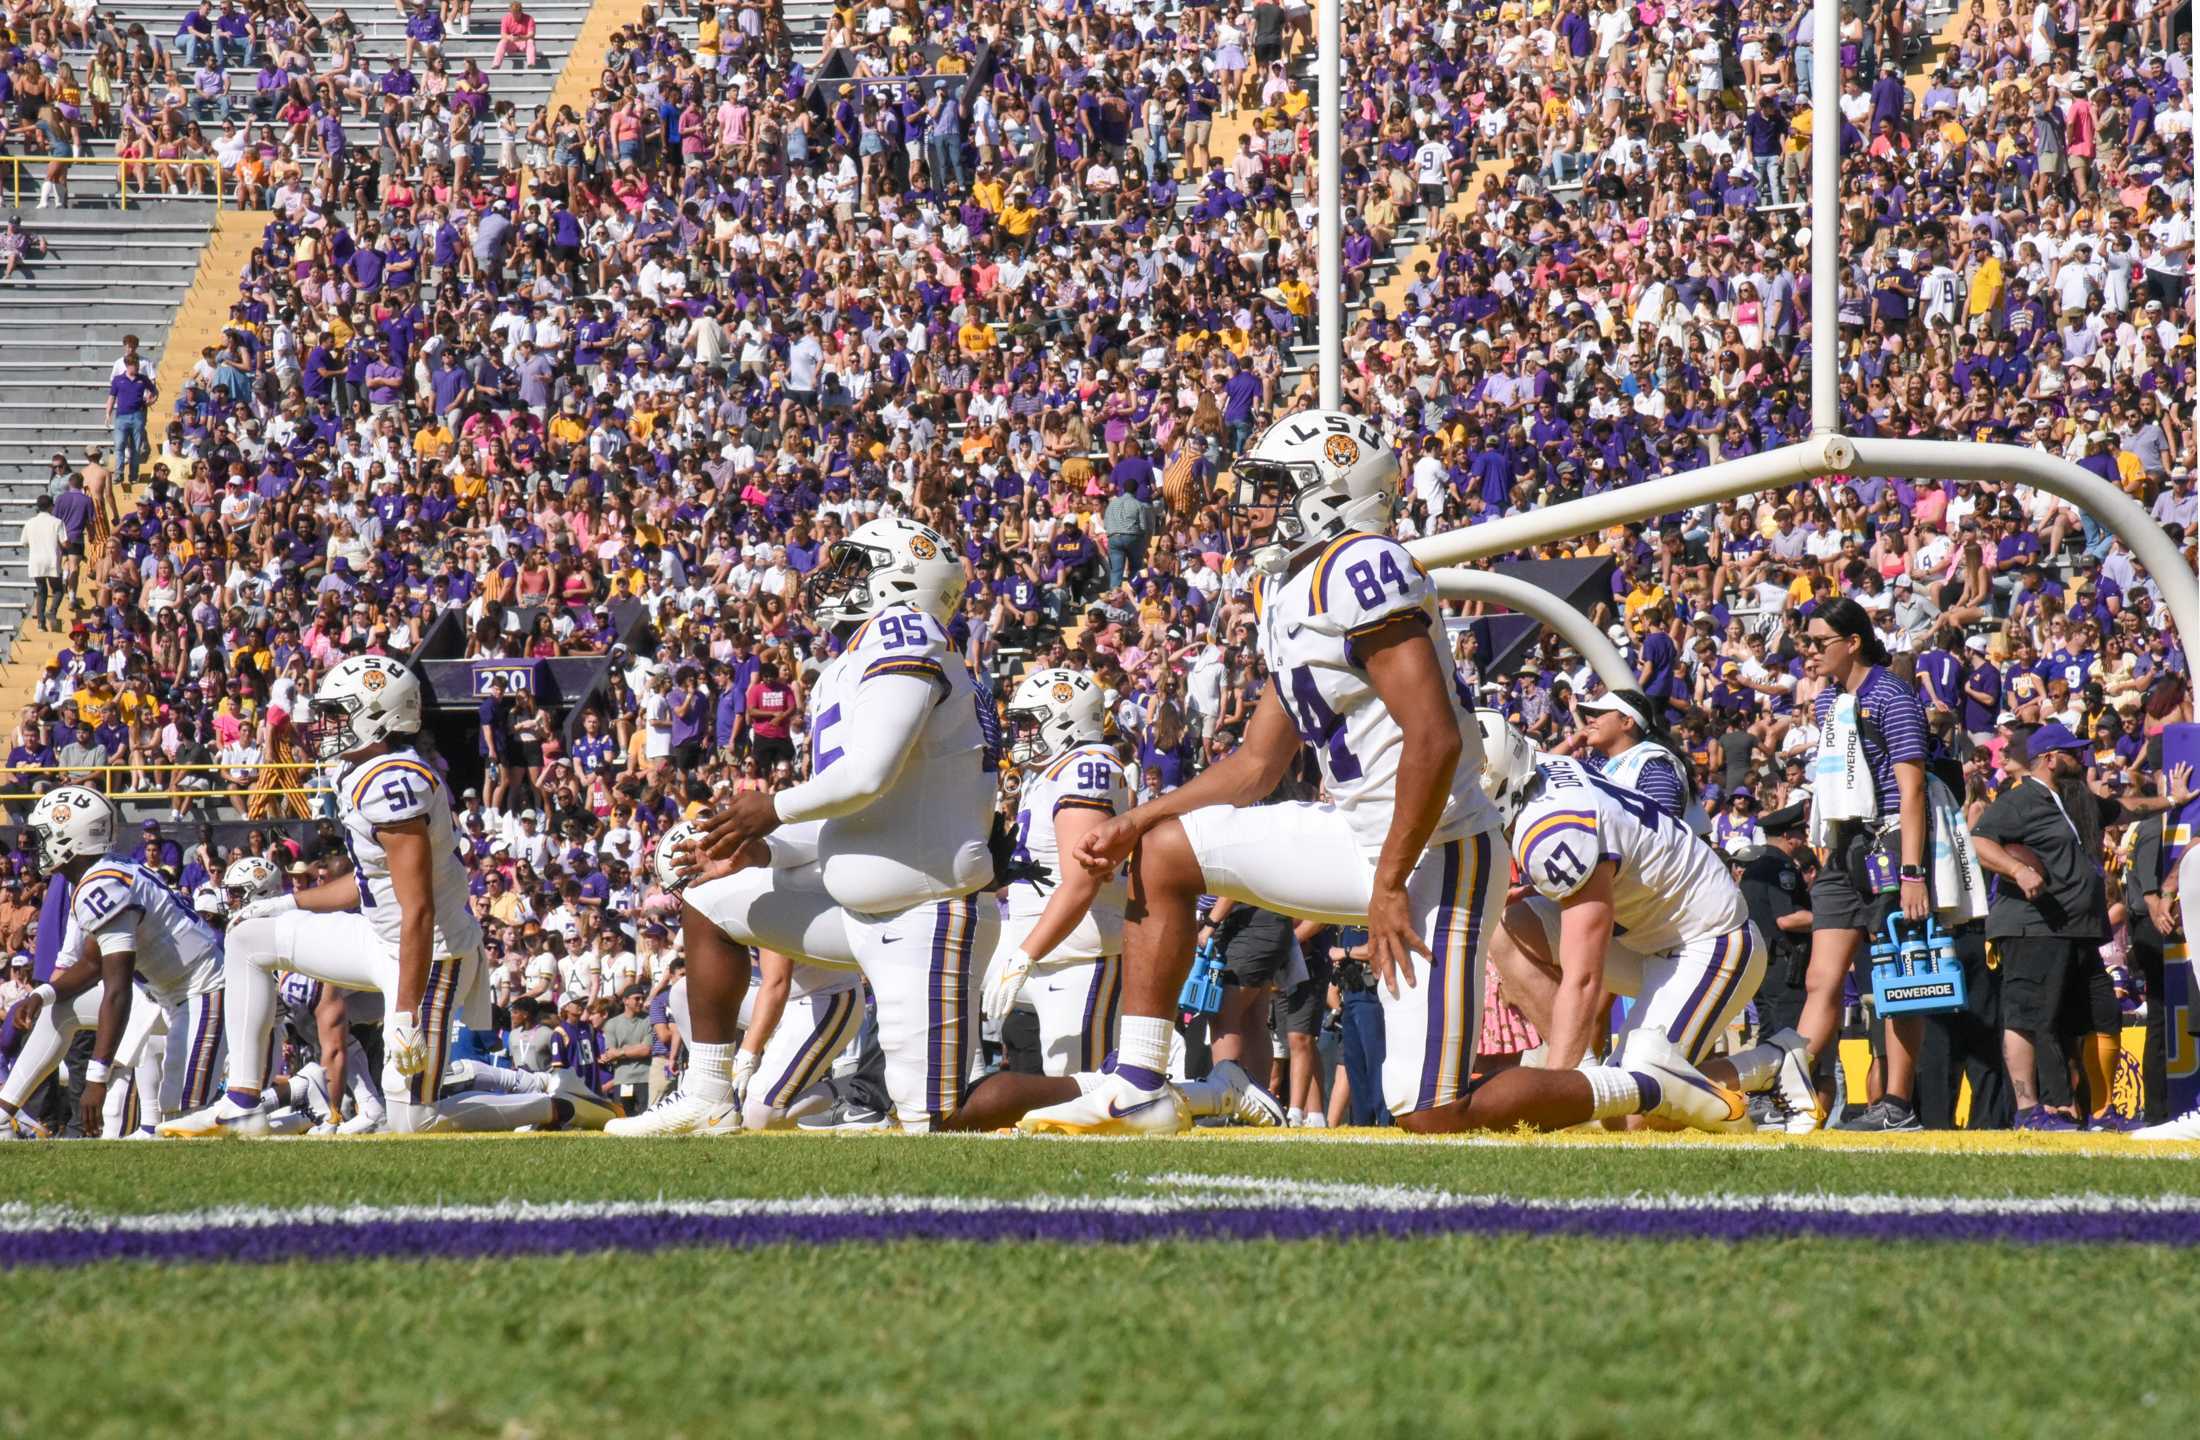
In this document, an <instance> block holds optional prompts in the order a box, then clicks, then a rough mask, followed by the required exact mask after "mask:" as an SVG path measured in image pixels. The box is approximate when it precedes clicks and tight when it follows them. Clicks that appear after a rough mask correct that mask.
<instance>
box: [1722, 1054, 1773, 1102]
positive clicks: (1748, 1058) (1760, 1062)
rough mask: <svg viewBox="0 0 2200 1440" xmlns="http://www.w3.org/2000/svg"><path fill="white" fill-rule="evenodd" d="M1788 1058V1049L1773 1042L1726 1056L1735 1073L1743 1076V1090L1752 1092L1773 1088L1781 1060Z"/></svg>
mask: <svg viewBox="0 0 2200 1440" xmlns="http://www.w3.org/2000/svg"><path fill="white" fill-rule="evenodd" d="M1786 1058H1787V1051H1785V1050H1783V1049H1781V1048H1780V1047H1779V1046H1777V1045H1772V1044H1764V1045H1752V1046H1750V1047H1749V1048H1748V1049H1747V1050H1744V1051H1741V1052H1740V1053H1738V1054H1734V1055H1729V1056H1727V1057H1726V1059H1727V1063H1728V1064H1729V1065H1732V1066H1733V1067H1734V1073H1735V1074H1736V1075H1738V1076H1740V1077H1741V1082H1742V1084H1741V1088H1742V1089H1743V1091H1745V1092H1747V1093H1751V1094H1754V1093H1755V1092H1757V1091H1759V1090H1769V1089H1771V1088H1772V1082H1773V1080H1774V1078H1775V1077H1777V1076H1778V1075H1779V1073H1780V1062H1781V1061H1782V1060H1784V1059H1786Z"/></svg>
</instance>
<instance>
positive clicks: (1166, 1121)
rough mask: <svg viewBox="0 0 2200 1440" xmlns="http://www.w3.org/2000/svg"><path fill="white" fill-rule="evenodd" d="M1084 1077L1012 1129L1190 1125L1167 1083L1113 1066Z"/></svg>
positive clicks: (1158, 1130) (1154, 1129)
mask: <svg viewBox="0 0 2200 1440" xmlns="http://www.w3.org/2000/svg"><path fill="white" fill-rule="evenodd" d="M1217 1068H1220V1067H1217ZM1081 1078H1082V1077H1081ZM1089 1078H1090V1079H1091V1082H1092V1083H1091V1084H1090V1085H1089V1086H1088V1087H1087V1088H1086V1090H1085V1092H1084V1093H1083V1094H1082V1095H1079V1096H1078V1097H1077V1098H1076V1099H1074V1100H1064V1101H1063V1102H1062V1103H1061V1104H1059V1105H1048V1106H1046V1107H1044V1108H1043V1109H1039V1110H1034V1111H1032V1112H1031V1113H1030V1114H1029V1115H1026V1116H1025V1117H1024V1118H1023V1119H1021V1120H1019V1121H1017V1122H1016V1128H1017V1129H1018V1130H1020V1131H1022V1132H1023V1133H1024V1134H1026V1135H1177V1134H1181V1133H1182V1132H1183V1131H1185V1130H1187V1129H1189V1128H1190V1127H1191V1123H1192V1115H1191V1111H1190V1110H1189V1109H1187V1108H1186V1106H1185V1104H1184V1100H1183V1097H1182V1096H1180V1095H1178V1094H1177V1093H1176V1087H1175V1086H1173V1085H1170V1084H1168V1083H1167V1082H1163V1084H1162V1086H1161V1088H1160V1089H1158V1090H1141V1089H1139V1088H1138V1087H1137V1086H1136V1085H1133V1084H1131V1082H1130V1081H1128V1080H1126V1079H1124V1078H1123V1077H1122V1076H1121V1075H1118V1074H1116V1073H1115V1072H1114V1071H1112V1070H1111V1071H1108V1072H1106V1073H1104V1074H1100V1075H1095V1076H1092V1077H1089ZM1264 1093H1265V1092H1264ZM1268 1103H1269V1104H1271V1105H1273V1104H1275V1098H1274V1097H1273V1096H1270V1097H1269V1101H1268ZM1279 1117H1280V1112H1279ZM1270 1123H1271V1124H1273V1123H1275V1122H1274V1121H1271V1122H1270Z"/></svg>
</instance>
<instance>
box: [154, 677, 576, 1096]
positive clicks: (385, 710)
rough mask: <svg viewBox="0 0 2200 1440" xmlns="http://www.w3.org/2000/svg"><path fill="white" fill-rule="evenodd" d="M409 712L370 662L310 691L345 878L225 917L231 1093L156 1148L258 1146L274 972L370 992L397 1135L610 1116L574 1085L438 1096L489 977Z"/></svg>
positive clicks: (409, 704)
mask: <svg viewBox="0 0 2200 1440" xmlns="http://www.w3.org/2000/svg"><path fill="white" fill-rule="evenodd" d="M420 711H421V690H420V681H419V679H418V678H417V677H415V676H414V675H413V673H412V672H411V671H410V670H408V669H406V668H405V666H404V665H403V664H401V663H399V662H398V661H396V660H392V659H389V658H387V657H384V656H380V655H354V656H352V657H350V658H349V659H346V660H343V661H340V662H338V664H337V665H336V666H335V668H333V669H332V670H330V671H329V673H328V674H327V675H326V676H325V677H324V678H323V679H322V681H321V684H320V686H319V687H318V688H317V689H316V690H315V692H314V695H313V710H312V714H313V721H312V724H311V727H310V729H309V737H310V739H311V741H312V743H313V745H314V748H315V752H316V755H317V757H318V758H319V759H320V760H321V761H322V762H323V763H324V764H330V763H332V762H333V765H332V768H333V770H334V789H335V792H336V803H337V820H338V823H339V824H340V825H341V826H342V829H343V835H344V844H345V848H346V849H347V850H349V851H350V854H351V861H352V869H351V872H350V873H349V874H346V875H344V876H341V877H339V878H337V879H335V880H331V881H329V882H328V883H326V884H324V885H317V886H315V887H314V888H312V889H310V890H302V891H297V892H294V893H292V894H288V895H276V896H263V897H261V898H260V899H257V900H254V901H252V902H251V903H250V904H248V905H246V906H244V907H243V908H242V909H241V910H239V911H238V912H237V913H236V914H235V915H233V916H232V917H231V919H230V925H229V933H228V937H227V944H226V950H227V961H226V967H225V968H226V972H227V986H228V1005H227V1012H228V1020H227V1023H228V1035H229V1089H228V1093H227V1094H225V1095H224V1096H223V1097H222V1098H221V1099H220V1100H218V1101H216V1102H215V1103H214V1104H212V1105H208V1106H206V1107H204V1108H203V1109H200V1110H196V1111H194V1112H192V1113H190V1114H186V1115H181V1116H178V1117H176V1118H175V1119H172V1120H169V1121H166V1122H164V1123H163V1124H162V1125H161V1126H160V1133H161V1134H163V1135H168V1136H176V1137H182V1138H193V1137H201V1136H212V1135H224V1134H231V1135H260V1134H265V1133H267V1129H268V1126H267V1110H266V1108H265V1105H264V1103H263V1099H262V1093H261V1091H262V1084H263V1082H264V1080H265V1079H266V1074H267V1060H268V1040H269V1036H270V1033H271V1031H272V1029H273V1027H274V1023H275V1012H276V989H275V977H276V975H277V973H278V972H280V971H285V970H288V971H293V972H295V973H298V974H301V975H310V976H312V977H313V978H315V979H317V980H325V981H327V982H328V983H329V984H331V985H335V986H339V987H342V988H344V989H350V990H376V991H379V992H381V994H382V996H383V999H384V1001H385V1003H386V1005H387V1014H386V1018H385V1019H384V1021H383V1025H382V1032H383V1049H384V1059H383V1073H382V1093H383V1100H384V1104H385V1106H386V1107H387V1110H388V1115H389V1122H390V1128H391V1129H393V1130H395V1131H398V1132H399V1133H411V1132H418V1131H428V1130H440V1129H455V1130H510V1129H516V1128H518V1127H520V1126H523V1125H533V1126H537V1127H545V1128H550V1127H557V1126H562V1125H566V1124H572V1123H578V1124H581V1125H584V1126H591V1127H594V1126H600V1125H601V1124H602V1122H603V1121H604V1120H606V1119H608V1118H610V1116H611V1115H612V1114H614V1113H616V1112H614V1111H613V1110H612V1109H611V1107H610V1105H609V1103H608V1102H606V1101H605V1100H603V1098H602V1097H600V1096H597V1095H595V1094H594V1093H593V1092H591V1091H589V1090H587V1088H586V1087H585V1086H582V1085H580V1084H579V1083H578V1082H577V1081H574V1082H573V1083H571V1084H569V1085H566V1086H564V1087H563V1088H560V1089H559V1090H558V1091H557V1093H556V1094H554V1095H550V1094H525V1095H500V1094H479V1093H470V1094H464V1095H457V1096H453V1097H450V1098H445V1097H444V1095H443V1085H444V1078H445V1076H444V1069H445V1067H444V1056H445V1051H446V1049H447V1047H448V1046H449V1044H450V1036H451V1025H452V1023H453V1022H454V1021H455V1020H456V1019H457V1018H458V1016H459V1013H460V1011H461V1010H462V1009H470V1010H473V1011H475V1012H476V1013H477V1014H479V1015H480V1016H481V1017H482V1018H484V1019H486V1018H487V1010H488V975H487V966H486V965H485V964H484V963H483V957H482V953H481V927H480V925H479V924H478V923H476V921H475V919H474V916H473V912H472V911H471V910H470V909H469V908H468V906H467V895H466V870H465V867H464V866H463V865H462V864H460V863H459V859H458V851H457V836H456V833H455V831H454V829H453V827H452V823H451V802H450V792H449V789H448V787H447V786H446V785H445V784H444V782H443V778H442V776H441V775H439V774H438V773H437V772H436V771H435V770H434V769H433V768H432V767H431V766H430V765H429V764H428V762H427V761H426V760H425V759H424V758H422V756H421V755H420V753H419V751H418V750H417V749H416V748H415V744H416V741H415V736H416V734H417V732H418V731H419V729H420Z"/></svg>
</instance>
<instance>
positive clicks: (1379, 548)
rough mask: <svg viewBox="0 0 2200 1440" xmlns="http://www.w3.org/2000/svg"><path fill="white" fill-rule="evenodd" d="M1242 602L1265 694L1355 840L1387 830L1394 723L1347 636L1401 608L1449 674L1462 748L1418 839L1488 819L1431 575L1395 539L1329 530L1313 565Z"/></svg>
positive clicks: (1396, 741)
mask: <svg viewBox="0 0 2200 1440" xmlns="http://www.w3.org/2000/svg"><path fill="white" fill-rule="evenodd" d="M1253 606H1254V610H1255V611H1256V613H1257V614H1258V615H1259V617H1260V645H1261V655H1262V658H1263V659H1265V660H1266V661H1267V662H1268V669H1269V673H1270V675H1271V677H1272V678H1273V681H1274V683H1275V686H1276V693H1277V697H1278V698H1279V699H1281V700H1282V701H1283V706H1284V708H1285V709H1286V710H1288V711H1289V712H1290V713H1291V719H1292V721H1293V722H1294V723H1295V724H1296V725H1297V726H1298V731H1299V736H1300V738H1301V739H1303V740H1305V742H1306V743H1307V744H1309V745H1311V746H1313V747H1314V753H1315V754H1316V755H1317V756H1319V757H1320V761H1321V768H1322V778H1323V780H1324V781H1325V782H1327V788H1328V791H1329V798H1330V800H1331V802H1332V803H1334V804H1335V805H1336V807H1337V809H1338V810H1339V811H1341V812H1342V813H1343V815H1344V816H1345V819H1346V821H1347V823H1349V824H1350V825H1351V827H1352V833H1353V835H1354V836H1355V837H1356V838H1357V839H1358V840H1359V842H1360V844H1361V845H1362V846H1364V847H1365V848H1367V849H1370V850H1379V849H1381V848H1382V844H1383V839H1384V837H1385V836H1387V835H1388V834H1389V833H1390V814H1391V808H1392V802H1391V796H1392V792H1393V790H1394V787H1395V786H1396V784H1397V778H1398V759H1399V755H1400V753H1401V752H1402V751H1403V749H1404V746H1405V731H1404V730H1402V729H1400V728H1399V726H1398V723H1397V722H1396V721H1395V720H1393V719H1391V718H1390V712H1389V711H1388V710H1386V709H1385V708H1384V707H1383V704H1382V701H1381V700H1380V699H1379V698H1378V697H1377V695H1376V694H1375V687H1374V686H1373V685H1372V684H1371V683H1369V681H1368V678H1367V671H1366V670H1365V669H1364V668H1363V667H1362V663H1361V659H1360V657H1359V656H1358V655H1357V654H1356V653H1355V652H1354V650H1353V642H1354V641H1355V640H1356V639H1358V638H1359V637H1361V636H1365V635H1368V634H1370V633H1372V632H1374V631H1375V630H1377V629H1380V628H1381V627H1382V626H1384V625H1386V624H1388V623H1389V622H1391V621H1393V620H1395V619H1397V618H1398V617H1399V616H1401V615H1407V616H1416V617H1418V618H1419V619H1420V621H1421V623H1422V625H1423V626H1424V627H1425V628H1426V631H1427V638H1426V639H1425V640H1424V641H1423V642H1421V643H1424V644H1426V645H1428V646H1429V647H1430V648H1431V649H1433V650H1434V651H1435V654H1436V660H1437V663H1438V664H1439V665H1440V666H1442V668H1443V674H1444V676H1445V677H1446V678H1447V679H1448V680H1449V681H1450V685H1451V706H1452V718H1453V720H1454V721H1455V722H1456V723H1457V725H1458V727H1459V736H1460V741H1461V745H1462V747H1463V748H1462V749H1461V751H1460V754H1459V765H1458V768H1457V769H1455V770H1454V771H1453V772H1452V776H1451V794H1450V796H1449V797H1448V798H1447V799H1446V800H1445V803H1444V813H1443V815H1442V816H1441V817H1440V818H1439V819H1438V820H1437V823H1436V830H1435V832H1434V833H1433V834H1431V835H1430V836H1429V844H1430V845H1439V844H1442V843H1444V842H1446V841H1449V840H1455V839H1457V838H1458V837H1460V836H1461V835H1464V834H1467V833H1468V832H1470V831H1473V830H1479V829H1483V828H1487V827H1491V826H1495V825H1496V824H1497V812H1496V810H1495V809H1494V808H1493V807H1492V806H1491V805H1490V802H1489V800H1488V799H1487V798H1486V797H1485V796H1484V795H1483V794H1482V785H1481V780H1480V776H1481V773H1482V732H1481V729H1480V728H1479V727H1478V726H1477V725H1476V724H1475V723H1474V720H1473V718H1472V715H1471V713H1470V708H1469V706H1468V704H1467V703H1466V700H1465V697H1464V696H1463V695H1462V694H1461V693H1460V691H1461V687H1460V684H1459V667H1458V666H1457V665H1456V664H1455V663H1454V662H1453V660H1452V657H1451V651H1450V649H1449V648H1448V647H1447V646H1446V645H1445V643H1444V623H1443V615H1442V612H1441V611H1440V610H1439V608H1438V606H1437V603H1436V583H1435V582H1434V581H1433V580H1431V579H1430V578H1429V574H1428V572H1427V571H1426V570H1423V569H1422V568H1421V566H1420V564H1419V563H1418V562H1417V561H1415V560H1414V558H1413V556H1412V555H1411V554H1409V553H1407V551H1406V548H1405V547H1404V546H1403V545H1400V544H1399V543H1398V542H1397V541H1395V540H1393V539H1391V538H1389V537H1388V536H1386V535H1370V534H1364V533H1358V534H1351V535H1344V536H1340V537H1339V538H1337V539H1335V540H1332V541H1330V542H1329V544H1328V545H1326V546H1324V547H1323V549H1322V552H1321V554H1320V556H1319V557H1318V558H1316V559H1315V561H1314V563H1313V564H1311V565H1307V566H1304V567H1302V568H1301V569H1300V570H1299V571H1298V573H1297V574H1295V575H1292V576H1291V577H1290V578H1289V579H1286V580H1284V581H1281V582H1280V583H1270V584H1267V585H1263V586H1261V587H1260V588H1258V589H1256V590H1255V591H1254V595H1253Z"/></svg>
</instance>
